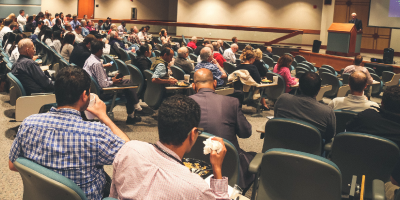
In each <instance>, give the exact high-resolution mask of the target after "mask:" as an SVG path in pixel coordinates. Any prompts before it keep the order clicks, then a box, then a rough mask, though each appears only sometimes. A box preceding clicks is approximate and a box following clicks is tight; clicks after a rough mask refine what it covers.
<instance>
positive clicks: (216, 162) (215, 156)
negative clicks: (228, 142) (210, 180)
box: [210, 137, 226, 179]
mask: <svg viewBox="0 0 400 200" xmlns="http://www.w3.org/2000/svg"><path fill="white" fill-rule="evenodd" d="M212 140H216V141H218V142H220V143H221V144H222V150H221V152H219V153H217V151H212V152H211V154H210V162H211V165H212V168H213V173H214V178H215V179H222V172H221V168H222V163H223V162H224V158H225V154H226V147H225V143H224V140H223V139H222V138H219V137H214V138H212Z"/></svg>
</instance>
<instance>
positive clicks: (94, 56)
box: [90, 54, 100, 61]
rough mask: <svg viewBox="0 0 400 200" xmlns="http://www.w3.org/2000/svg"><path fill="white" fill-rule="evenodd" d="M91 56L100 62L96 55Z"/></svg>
mask: <svg viewBox="0 0 400 200" xmlns="http://www.w3.org/2000/svg"><path fill="white" fill-rule="evenodd" d="M90 56H92V57H93V58H96V60H97V61H100V58H99V57H97V56H96V55H94V54H92V55H90Z"/></svg>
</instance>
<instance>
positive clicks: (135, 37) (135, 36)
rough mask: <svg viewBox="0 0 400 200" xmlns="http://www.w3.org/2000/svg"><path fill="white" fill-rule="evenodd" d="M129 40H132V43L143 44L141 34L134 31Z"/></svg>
mask: <svg viewBox="0 0 400 200" xmlns="http://www.w3.org/2000/svg"><path fill="white" fill-rule="evenodd" d="M128 41H129V42H131V43H132V44H136V43H137V44H139V45H140V44H141V43H140V40H139V36H138V35H137V34H136V33H132V34H131V35H129V37H128Z"/></svg>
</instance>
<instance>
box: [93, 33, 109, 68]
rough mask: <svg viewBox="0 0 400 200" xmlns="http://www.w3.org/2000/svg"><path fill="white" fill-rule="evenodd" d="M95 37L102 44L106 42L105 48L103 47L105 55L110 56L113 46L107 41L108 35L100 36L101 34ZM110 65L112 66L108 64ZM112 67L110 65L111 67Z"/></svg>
mask: <svg viewBox="0 0 400 200" xmlns="http://www.w3.org/2000/svg"><path fill="white" fill-rule="evenodd" d="M94 36H95V37H96V39H97V40H98V41H101V42H104V47H103V55H108V54H110V50H111V46H110V45H109V44H108V40H107V39H106V37H107V36H106V35H100V34H98V33H97V34H96V35H94ZM108 64H110V63H108ZM111 66H112V65H111V64H110V67H111ZM103 67H105V66H104V65H103Z"/></svg>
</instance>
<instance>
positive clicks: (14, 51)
mask: <svg viewBox="0 0 400 200" xmlns="http://www.w3.org/2000/svg"><path fill="white" fill-rule="evenodd" d="M24 36H25V35H24V34H22V33H20V34H17V36H16V37H15V41H14V42H13V44H12V46H11V48H10V50H9V51H8V52H7V53H9V54H10V62H11V63H13V64H14V63H15V62H17V60H18V58H19V51H18V42H19V41H20V40H22V39H23V38H24ZM25 37H26V36H25Z"/></svg>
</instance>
